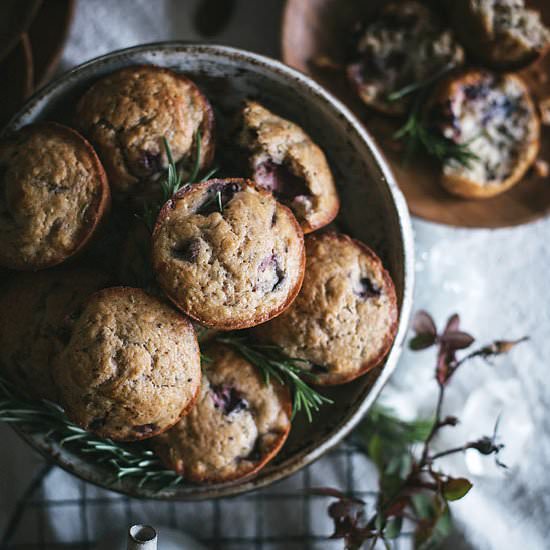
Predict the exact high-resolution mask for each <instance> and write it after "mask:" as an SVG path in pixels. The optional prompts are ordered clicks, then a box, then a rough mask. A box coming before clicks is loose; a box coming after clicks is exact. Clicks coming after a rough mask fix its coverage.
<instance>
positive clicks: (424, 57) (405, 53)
mask: <svg viewBox="0 0 550 550" xmlns="http://www.w3.org/2000/svg"><path fill="white" fill-rule="evenodd" d="M463 62H464V51H463V49H462V47H461V46H460V45H459V44H458V43H457V42H456V40H455V38H454V35H453V33H452V32H451V31H450V30H449V29H445V28H444V27H443V26H442V24H441V22H440V21H439V19H438V18H437V16H436V15H435V14H434V13H432V12H431V11H430V10H429V9H428V8H427V7H426V6H423V5H422V4H420V3H419V2H413V1H405V2H388V3H387V4H385V5H384V7H383V8H382V10H381V11H380V13H379V15H378V17H376V18H375V19H374V20H372V21H369V22H367V24H366V25H365V27H364V29H363V30H362V31H361V32H360V34H359V40H358V42H357V45H356V51H355V53H354V59H353V61H352V63H350V64H349V65H348V68H347V74H348V79H349V81H350V82H351V84H352V86H353V87H354V89H355V90H356V91H357V93H358V94H359V97H360V98H361V100H362V101H363V102H364V103H365V104H366V105H367V106H369V107H371V108H372V109H375V110H376V111H379V112H381V113H384V114H388V115H397V116H401V115H404V114H405V113H406V112H407V111H408V109H409V108H410V105H411V101H412V98H413V97H414V94H412V93H411V94H407V95H404V96H403V97H400V98H397V97H396V98H392V94H394V93H396V92H399V91H401V90H403V89H405V88H406V87H408V86H411V85H416V84H421V83H423V82H426V81H429V80H430V79H434V78H437V76H438V75H441V74H442V73H443V72H445V71H448V70H450V69H451V68H452V67H457V66H459V65H462V64H463Z"/></svg>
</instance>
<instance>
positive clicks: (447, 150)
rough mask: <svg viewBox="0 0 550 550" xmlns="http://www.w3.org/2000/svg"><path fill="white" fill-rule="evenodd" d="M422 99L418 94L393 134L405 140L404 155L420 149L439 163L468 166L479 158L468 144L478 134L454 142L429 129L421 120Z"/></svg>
mask: <svg viewBox="0 0 550 550" xmlns="http://www.w3.org/2000/svg"><path fill="white" fill-rule="evenodd" d="M422 99H423V97H422V95H420V96H419V98H418V99H417V101H416V102H415V104H414V105H413V107H412V109H411V112H410V113H409V117H408V119H407V121H406V122H405V124H404V125H403V126H402V127H401V128H400V129H399V130H398V131H397V132H395V134H394V136H393V137H394V139H396V140H405V141H406V143H407V153H406V157H407V158H410V156H411V155H412V154H413V153H414V152H415V151H417V150H418V149H421V150H424V151H425V152H426V153H427V154H428V155H430V156H431V157H434V158H436V159H437V160H438V161H439V162H441V163H448V162H456V163H458V164H460V165H462V166H464V167H466V168H470V167H471V166H472V163H473V162H474V161H477V160H479V157H478V155H476V154H475V153H474V152H473V151H471V150H470V145H471V144H472V142H473V141H475V140H476V139H477V138H478V137H479V136H476V137H475V138H474V139H472V140H470V141H469V142H468V143H456V142H454V141H452V140H450V139H448V138H446V137H445V136H443V135H440V134H439V133H436V132H433V131H432V130H429V129H428V128H427V127H426V126H425V125H424V122H423V120H422Z"/></svg>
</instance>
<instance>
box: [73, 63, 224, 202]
mask: <svg viewBox="0 0 550 550" xmlns="http://www.w3.org/2000/svg"><path fill="white" fill-rule="evenodd" d="M76 120H77V124H78V125H79V127H80V128H81V130H82V132H83V133H84V134H85V135H86V136H88V137H89V139H90V141H91V142H92V143H93V144H94V145H95V146H96V148H97V150H98V153H99V155H100V157H101V159H102V160H103V162H104V164H105V168H106V170H107V173H108V175H109V180H110V182H111V185H112V187H113V192H115V193H116V194H117V195H118V196H121V195H122V196H126V197H128V196H130V195H131V197H132V199H133V200H137V199H138V198H139V197H148V196H149V195H155V193H158V192H159V188H160V182H161V181H162V176H163V174H164V171H165V170H166V168H167V166H168V158H167V155H166V151H165V147H164V142H163V138H166V140H167V141H168V143H169V145H170V149H171V152H172V157H173V159H174V161H175V162H176V163H178V167H179V169H180V171H181V172H182V174H183V177H184V181H185V178H186V177H188V176H189V174H190V173H191V171H192V167H193V166H194V164H195V162H197V160H198V165H199V167H200V168H201V169H202V168H205V167H207V166H208V165H209V164H210V163H211V161H212V158H213V156H214V136H213V132H214V114H213V112H212V107H211V106H210V103H209V102H208V100H207V99H206V97H205V96H204V95H203V94H202V92H201V91H200V90H199V88H198V87H197V86H196V85H195V84H194V83H193V82H192V81H191V80H189V79H188V78H186V77H185V76H183V75H182V74H179V73H176V72H174V71H171V70H169V69H164V68H161V67H156V66H154V65H143V66H134V67H127V68H125V69H121V70H119V71H116V72H114V73H112V74H110V75H108V76H106V77H103V78H102V79H101V80H99V81H98V82H96V83H95V84H94V85H93V86H92V87H91V88H90V89H89V90H88V91H87V92H86V93H85V94H84V96H83V97H82V98H81V99H80V101H79V102H78V105H77V108H76ZM199 135H200V158H199V159H197V158H196V157H197V149H198V147H197V143H198V137H199Z"/></svg>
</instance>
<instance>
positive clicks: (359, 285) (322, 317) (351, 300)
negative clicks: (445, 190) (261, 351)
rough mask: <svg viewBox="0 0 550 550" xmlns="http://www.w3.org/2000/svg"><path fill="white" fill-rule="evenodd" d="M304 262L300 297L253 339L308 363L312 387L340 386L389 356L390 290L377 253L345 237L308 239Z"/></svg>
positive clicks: (393, 314)
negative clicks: (304, 267) (313, 379)
mask: <svg viewBox="0 0 550 550" xmlns="http://www.w3.org/2000/svg"><path fill="white" fill-rule="evenodd" d="M306 257H307V263H306V274H305V277H304V284H303V286H302V290H301V291H300V294H299V295H298V297H297V298H296V300H295V301H294V303H293V304H292V306H291V307H290V308H288V309H287V310H286V311H285V312H284V313H283V314H282V315H280V316H279V317H277V318H276V319H273V320H272V321H270V322H269V323H266V324H264V325H261V326H259V327H256V328H255V329H254V335H255V336H256V337H257V338H258V339H259V340H260V341H262V342H266V343H272V344H276V345H278V346H280V347H281V348H282V350H283V351H284V352H285V353H286V354H287V355H289V356H290V357H298V358H301V359H305V360H307V361H309V362H310V368H309V370H310V372H312V373H313V374H315V375H316V376H317V378H316V379H315V383H316V384H319V385H335V384H344V383H346V382H349V381H351V380H353V379H355V378H357V377H359V376H361V375H362V374H364V373H365V372H367V371H369V370H371V369H373V368H374V367H376V366H377V365H379V364H380V363H381V362H382V360H383V359H384V357H385V356H386V354H387V353H388V352H389V350H390V348H391V345H392V342H393V340H394V338H395V334H396V331H397V321H398V307H397V299H396V295H395V288H394V285H393V282H392V280H391V278H390V276H389V274H388V272H387V271H386V270H385V269H384V267H383V266H382V262H381V261H380V259H379V258H378V257H377V256H376V254H375V253H374V252H373V251H372V250H371V249H370V248H368V247H367V246H366V245H364V244H363V243H361V242H359V241H356V240H354V239H351V238H350V237H348V236H347V235H342V234H337V233H324V234H322V235H317V234H315V235H308V237H307V238H306Z"/></svg>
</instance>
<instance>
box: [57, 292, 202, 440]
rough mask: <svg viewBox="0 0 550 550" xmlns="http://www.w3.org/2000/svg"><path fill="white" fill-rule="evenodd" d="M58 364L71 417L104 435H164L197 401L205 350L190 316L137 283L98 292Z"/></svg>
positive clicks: (61, 388)
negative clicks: (198, 339)
mask: <svg viewBox="0 0 550 550" xmlns="http://www.w3.org/2000/svg"><path fill="white" fill-rule="evenodd" d="M75 317H76V320H75V321H74V325H73V326H72V328H71V330H70V335H69V338H68V340H67V344H66V345H65V347H64V349H63V351H62V352H61V354H60V355H59V356H58V358H57V360H56V364H55V368H54V379H55V382H56V385H57V387H58V390H59V394H60V397H61V401H62V404H63V405H64V407H65V410H66V413H67V416H68V417H69V418H70V419H71V420H72V421H73V422H75V423H76V424H78V425H79V426H82V427H83V428H84V429H86V430H90V431H92V432H94V433H96V434H98V435H99V436H101V437H108V438H110V439H113V440H117V441H134V440H138V439H146V438H149V437H153V436H154V435H157V434H160V433H162V432H163V431H165V430H167V429H168V428H170V427H171V426H173V425H174V424H175V423H176V422H177V421H178V420H179V419H180V418H181V417H182V416H183V415H184V414H186V413H187V412H188V411H189V410H190V408H191V407H192V405H193V403H194V402H195V399H196V398H197V396H198V393H199V389H200V381H201V368H200V352H199V346H198V343H197V338H196V336H195V332H194V330H193V327H192V326H191V323H190V322H189V320H188V319H187V318H185V317H183V316H182V315H180V314H179V313H178V312H177V311H175V310H174V309H172V308H171V307H170V306H169V305H168V304H166V303H164V302H162V301H160V300H158V299H157V298H154V297H152V296H150V295H148V294H147V293H146V292H144V291H143V290H140V289H136V288H127V287H116V288H108V289H105V290H102V291H100V292H97V293H95V294H93V295H92V296H91V297H90V298H89V300H88V301H87V302H86V303H85V305H84V307H83V308H82V310H81V311H80V312H78V313H77V314H76V315H75Z"/></svg>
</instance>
